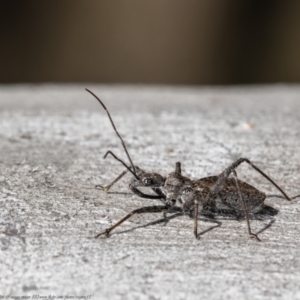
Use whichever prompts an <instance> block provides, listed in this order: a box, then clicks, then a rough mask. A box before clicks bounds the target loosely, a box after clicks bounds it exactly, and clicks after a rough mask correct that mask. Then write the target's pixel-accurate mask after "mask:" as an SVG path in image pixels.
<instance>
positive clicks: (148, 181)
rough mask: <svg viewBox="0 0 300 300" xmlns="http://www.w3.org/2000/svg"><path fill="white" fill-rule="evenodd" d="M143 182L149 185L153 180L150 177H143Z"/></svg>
mask: <svg viewBox="0 0 300 300" xmlns="http://www.w3.org/2000/svg"><path fill="white" fill-rule="evenodd" d="M143 183H144V185H145V186H149V185H152V184H153V180H152V179H150V178H145V179H144V180H143Z"/></svg>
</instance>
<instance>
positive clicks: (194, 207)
mask: <svg viewBox="0 0 300 300" xmlns="http://www.w3.org/2000/svg"><path fill="white" fill-rule="evenodd" d="M86 90H87V91H88V92H89V93H90V94H92V95H93V96H94V97H95V98H96V99H97V100H98V101H99V103H100V104H101V105H102V107H103V109H104V110H105V111H106V113H107V115H108V117H109V119H110V122H111V124H112V126H113V129H114V131H115V132H116V134H117V136H118V137H119V139H120V141H121V143H122V146H123V148H124V150H125V153H126V156H127V158H128V160H129V162H130V166H128V165H127V164H126V163H125V162H124V161H123V160H121V159H120V158H118V157H117V156H116V155H115V154H114V153H113V152H111V151H107V153H106V154H105V155H104V158H106V157H107V156H108V154H110V155H111V156H113V157H114V158H115V159H116V160H118V161H119V162H120V163H122V165H123V166H124V167H125V168H126V170H125V171H123V172H122V173H121V174H120V175H119V176H118V177H117V178H116V179H115V180H113V181H112V182H111V183H110V184H109V185H107V186H106V187H102V186H100V185H99V186H98V187H101V188H102V189H103V190H104V191H106V192H107V191H108V190H109V189H110V188H111V187H112V186H113V185H114V184H115V183H116V182H117V181H118V180H120V179H121V178H122V177H123V176H124V175H125V174H126V173H127V172H130V173H132V175H133V178H132V179H131V181H130V184H129V188H130V189H131V191H132V192H133V193H135V194H136V195H138V196H139V197H142V198H148V199H159V200H161V201H162V203H163V205H154V206H145V207H141V208H138V209H135V210H133V211H131V212H130V213H129V214H127V215H126V216H125V217H124V218H123V219H121V220H120V221H118V222H117V223H115V224H114V225H113V226H111V227H110V228H108V229H106V230H105V231H103V232H101V233H99V234H98V235H96V238H97V237H99V236H101V235H105V236H108V235H109V233H110V232H111V231H112V230H113V229H115V228H116V227H118V226H119V225H121V224H122V223H123V222H124V221H126V220H127V219H129V218H130V217H131V216H133V215H135V214H142V213H158V212H164V215H165V213H166V212H168V211H169V210H171V209H172V208H173V207H177V208H179V209H180V210H181V211H183V212H190V213H193V214H194V235H195V237H196V238H198V237H199V235H198V213H199V206H201V207H202V211H203V213H204V215H205V213H211V212H213V213H217V214H218V213H222V212H224V211H227V212H230V213H232V214H234V215H236V216H237V217H241V216H243V217H245V219H246V222H247V229H248V235H249V237H251V238H255V239H256V240H258V241H260V239H259V238H258V236H257V235H256V234H254V233H253V232H252V231H251V227H250V219H249V213H251V214H259V213H261V212H263V211H264V210H266V209H268V208H270V207H269V206H267V205H265V203H264V200H265V198H266V195H265V194H264V193H263V192H261V191H259V190H258V189H256V188H255V187H253V186H251V185H250V184H248V183H246V182H243V181H241V180H240V179H238V176H237V172H236V168H237V167H238V166H239V165H240V164H242V163H244V162H246V163H247V164H249V165H250V166H251V167H252V168H253V169H254V170H256V171H257V172H258V173H260V174H261V175H262V176H263V177H265V178H266V179H267V180H268V181H270V182H271V183H272V184H273V185H274V186H275V187H276V188H277V189H278V190H279V191H280V192H281V194H282V195H283V196H284V198H285V199H286V200H288V201H291V200H292V199H295V198H296V197H299V196H300V195H297V196H295V197H293V198H290V197H289V196H288V195H287V194H286V193H285V192H284V191H283V190H282V189H281V188H280V187H279V186H278V185H277V184H276V183H275V182H274V181H273V180H272V179H271V178H270V177H269V176H268V175H266V174H265V173H264V172H263V171H262V170H261V169H259V168H258V167H257V166H256V165H254V164H253V163H252V162H251V161H250V160H249V159H247V158H239V159H238V160H236V161H235V162H233V163H232V164H231V165H230V166H229V167H227V168H226V169H225V170H224V171H223V172H221V173H220V174H219V175H218V176H210V177H204V178H201V179H197V180H191V179H189V178H187V177H185V176H182V174H181V163H180V162H177V163H176V166H175V171H174V172H172V173H170V174H168V175H167V176H166V177H163V176H161V175H160V174H157V173H147V172H145V171H143V170H141V169H140V168H139V167H137V166H135V165H134V164H133V162H132V159H131V157H130V155H129V153H128V150H127V148H126V145H125V142H124V141H123V139H122V137H121V136H120V134H119V132H118V131H117V129H116V127H115V124H114V122H113V120H112V118H111V116H110V113H109V111H108V110H107V108H106V107H105V105H104V104H103V102H102V101H101V100H100V99H99V98H98V97H97V96H96V95H95V94H94V93H92V92H91V91H90V90H88V89H86ZM230 175H233V177H229V176H230ZM142 186H143V187H150V188H151V189H152V190H153V191H154V192H155V193H156V194H157V195H147V194H144V193H142V192H141V191H140V190H138V187H142Z"/></svg>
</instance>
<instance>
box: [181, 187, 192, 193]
mask: <svg viewBox="0 0 300 300" xmlns="http://www.w3.org/2000/svg"><path fill="white" fill-rule="evenodd" d="M192 191H193V190H192V189H191V188H187V189H185V190H183V194H189V193H191V192H192Z"/></svg>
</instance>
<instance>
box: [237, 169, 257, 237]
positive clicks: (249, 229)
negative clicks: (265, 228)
mask: <svg viewBox="0 0 300 300" xmlns="http://www.w3.org/2000/svg"><path fill="white" fill-rule="evenodd" d="M232 174H233V178H234V181H235V186H236V189H237V192H238V195H239V198H240V201H241V204H242V206H243V208H244V212H245V218H246V222H247V227H248V235H249V236H250V237H251V238H255V239H256V240H258V241H259V242H260V239H259V238H258V236H257V235H256V234H254V233H252V232H251V227H250V220H249V214H248V211H247V208H246V203H245V200H244V199H243V196H242V193H241V189H240V185H239V182H238V177H237V173H236V171H235V170H232Z"/></svg>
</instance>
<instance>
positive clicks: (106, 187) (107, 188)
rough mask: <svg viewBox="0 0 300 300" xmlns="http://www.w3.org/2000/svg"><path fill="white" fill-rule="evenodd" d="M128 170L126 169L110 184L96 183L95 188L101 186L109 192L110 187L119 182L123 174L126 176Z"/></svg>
mask: <svg viewBox="0 0 300 300" xmlns="http://www.w3.org/2000/svg"><path fill="white" fill-rule="evenodd" d="M127 172H128V170H127V169H126V170H124V171H123V172H122V173H121V174H120V175H119V176H118V177H117V178H116V179H114V180H113V181H112V182H111V183H110V184H108V185H107V186H102V185H100V184H97V185H95V188H96V189H98V188H100V189H101V190H102V191H104V192H105V193H107V192H108V191H109V190H110V188H111V187H112V186H113V185H114V184H115V183H117V182H118V181H119V180H120V179H121V178H122V177H123V176H125V175H126V174H127Z"/></svg>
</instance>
